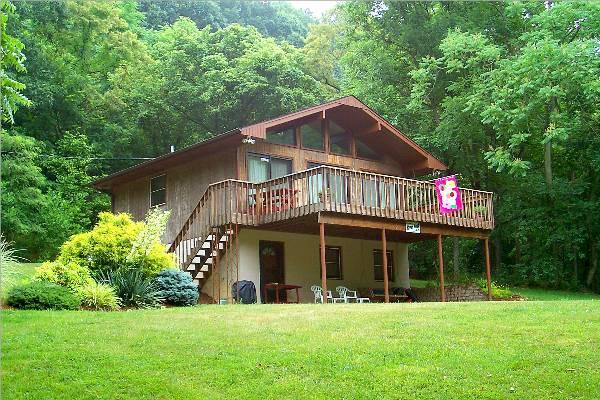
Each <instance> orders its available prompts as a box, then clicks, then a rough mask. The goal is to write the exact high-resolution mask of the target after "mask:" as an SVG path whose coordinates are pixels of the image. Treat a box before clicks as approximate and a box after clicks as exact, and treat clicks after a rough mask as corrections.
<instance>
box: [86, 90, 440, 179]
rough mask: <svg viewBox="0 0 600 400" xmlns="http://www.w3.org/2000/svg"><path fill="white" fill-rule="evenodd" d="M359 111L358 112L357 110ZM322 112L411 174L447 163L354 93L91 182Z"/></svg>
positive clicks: (145, 170)
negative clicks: (398, 160) (388, 154)
mask: <svg viewBox="0 0 600 400" xmlns="http://www.w3.org/2000/svg"><path fill="white" fill-rule="evenodd" d="M356 111H360V112H358V113H357V112H356ZM318 115H321V117H322V118H325V117H326V116H327V117H328V118H332V119H334V120H336V122H337V123H340V124H341V125H346V128H347V129H348V130H350V131H352V132H353V133H354V134H355V135H357V137H359V138H360V139H361V140H366V141H370V142H371V143H372V144H373V145H374V147H377V149H376V150H382V149H385V150H386V151H388V152H389V151H390V149H391V150H393V151H392V153H393V154H395V155H397V156H398V157H400V158H401V159H402V164H404V165H406V166H407V169H408V171H411V172H413V173H414V174H424V173H427V172H430V171H432V170H446V169H447V168H448V167H447V166H446V165H445V164H444V163H442V162H441V161H440V160H438V159H437V158H435V157H434V156H433V155H432V154H431V153H429V152H427V151H426V150H425V149H423V148H422V147H421V146H419V145H418V144H417V143H415V142H414V141H413V140H412V139H410V138H409V137H408V136H406V135H405V134H403V133H402V132H400V130H399V129H397V128H396V127H395V126H393V125H392V124H391V123H389V122H388V121H387V120H385V119H384V118H383V117H382V116H380V115H379V114H377V113H376V112H375V111H373V110H372V109H371V108H369V107H368V106H367V105H366V104H364V103H362V102H361V101H360V100H358V99H357V98H356V97H354V96H346V97H342V98H339V99H336V100H332V101H329V102H326V103H322V104H319V105H316V106H313V107H308V108H305V109H303V110H300V111H295V112H292V113H289V114H285V115H282V116H279V117H276V118H272V119H269V120H265V121H261V122H258V123H255V124H252V125H247V126H244V127H241V128H235V129H232V130H230V131H228V132H225V133H222V134H220V135H217V136H215V137H213V138H211V139H208V140H205V141H202V142H199V143H196V144H194V145H192V146H189V147H186V148H184V149H181V150H179V151H175V152H173V153H168V154H165V155H162V156H160V157H157V158H154V159H152V160H149V161H146V162H143V163H140V164H138V165H135V166H133V167H130V168H127V169H124V170H121V171H119V172H116V173H114V174H112V175H109V176H107V177H104V178H101V179H99V180H97V181H95V182H94V183H93V186H94V187H95V188H97V189H100V190H107V189H109V188H110V187H111V186H113V185H114V184H118V183H122V182H127V181H130V180H133V179H137V178H140V177H142V176H146V175H150V174H153V173H158V172H161V171H164V170H165V169H167V168H170V167H173V166H175V165H178V164H180V163H183V162H186V161H189V160H191V159H192V158H196V157H198V156H201V155H205V154H210V153H214V152H215V151H217V150H222V149H223V148H224V147H230V146H231V147H235V146H238V145H239V144H240V142H241V139H242V138H244V137H253V138H256V139H265V138H266V135H267V130H269V129H273V128H279V127H285V126H286V125H290V124H293V123H298V122H299V121H301V120H303V119H311V118H314V117H315V116H318Z"/></svg>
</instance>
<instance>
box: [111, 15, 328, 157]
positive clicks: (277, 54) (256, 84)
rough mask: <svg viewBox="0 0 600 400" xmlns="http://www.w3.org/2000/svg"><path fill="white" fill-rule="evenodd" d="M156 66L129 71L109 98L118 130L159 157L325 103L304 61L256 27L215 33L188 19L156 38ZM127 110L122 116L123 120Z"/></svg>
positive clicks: (115, 83) (121, 73) (235, 27)
mask: <svg viewBox="0 0 600 400" xmlns="http://www.w3.org/2000/svg"><path fill="white" fill-rule="evenodd" d="M155 39H156V42H155V43H154V44H153V46H152V47H151V48H150V54H151V55H152V60H153V61H151V62H149V63H147V64H146V65H145V66H144V67H140V68H131V66H129V65H124V66H122V67H121V68H119V70H118V71H117V73H116V74H115V75H114V77H113V78H114V79H113V80H112V84H113V88H112V90H111V91H110V92H109V93H108V97H110V98H111V99H112V100H111V103H112V105H113V106H112V107H111V113H113V118H115V119H114V121H115V123H117V121H129V123H130V124H131V125H130V127H129V130H130V131H134V130H137V132H138V133H137V135H136V136H135V138H132V142H131V146H132V148H136V149H139V150H138V151H144V152H145V153H144V154H145V155H152V156H154V155H160V154H163V153H165V152H166V151H168V149H169V147H170V145H175V147H176V148H180V147H183V146H186V145H190V144H192V143H196V142H197V141H199V140H202V139H206V138H208V137H211V136H213V135H216V134H219V133H222V132H225V131H228V130H230V129H233V128H235V127H240V126H244V125H247V124H250V123H252V122H255V121H259V120H262V119H266V118H268V117H271V116H275V115H280V114H284V113H287V112H289V111H292V110H297V109H299V108H302V107H305V106H308V105H312V104H316V103H318V102H320V101H322V100H323V99H324V98H326V92H325V91H324V90H323V88H322V85H321V84H319V82H317V81H316V80H315V79H314V78H312V77H311V76H310V75H308V74H307V73H305V72H304V70H303V66H302V62H301V58H300V57H301V55H300V53H299V52H298V50H297V49H296V48H294V47H293V46H291V45H288V44H286V43H283V44H277V43H276V42H275V41H274V40H273V39H271V38H265V37H264V36H262V35H261V34H260V33H259V32H258V31H257V30H256V29H255V28H253V27H244V26H241V25H237V24H234V25H230V26H228V27H227V28H224V29H219V30H217V31H215V32H211V31H210V29H209V28H208V27H207V28H204V29H201V30H200V29H198V28H197V27H196V24H195V23H194V22H193V21H191V20H189V19H187V18H182V19H180V20H178V21H177V22H175V24H173V26H170V27H166V28H164V29H162V30H161V31H159V32H158V33H157V34H156V37H155ZM119 110H120V112H119Z"/></svg>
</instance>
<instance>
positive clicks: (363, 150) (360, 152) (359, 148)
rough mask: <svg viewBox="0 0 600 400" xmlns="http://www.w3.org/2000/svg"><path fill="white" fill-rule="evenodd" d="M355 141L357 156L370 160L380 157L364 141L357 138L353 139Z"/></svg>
mask: <svg viewBox="0 0 600 400" xmlns="http://www.w3.org/2000/svg"><path fill="white" fill-rule="evenodd" d="M355 143H356V156H357V157H359V158H367V159H370V160H379V159H380V158H381V157H380V156H379V154H377V152H376V151H375V150H373V149H372V148H370V147H369V146H368V145H366V144H365V143H364V142H362V141H361V140H359V139H355Z"/></svg>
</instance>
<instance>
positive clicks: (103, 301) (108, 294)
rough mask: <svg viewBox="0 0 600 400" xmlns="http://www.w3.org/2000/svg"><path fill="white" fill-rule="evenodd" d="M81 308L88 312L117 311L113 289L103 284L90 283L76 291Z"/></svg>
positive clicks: (117, 304)
mask: <svg viewBox="0 0 600 400" xmlns="http://www.w3.org/2000/svg"><path fill="white" fill-rule="evenodd" d="M77 295H78V296H79V299H80V300H81V306H82V307H83V308H87V309H89V310H101V311H113V310H118V309H119V302H120V300H119V298H118V297H117V294H116V293H115V289H113V288H112V287H111V286H109V285H107V284H104V283H97V282H93V281H92V282H91V283H89V284H87V285H85V286H83V287H81V288H79V289H78V290H77Z"/></svg>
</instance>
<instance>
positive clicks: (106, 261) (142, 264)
mask: <svg viewBox="0 0 600 400" xmlns="http://www.w3.org/2000/svg"><path fill="white" fill-rule="evenodd" d="M148 229H149V225H148V224H146V223H144V222H133V221H132V220H131V217H130V216H129V215H128V214H116V215H115V214H111V213H100V215H99V221H98V224H96V226H95V227H94V228H93V229H92V230H91V231H89V232H84V233H80V234H77V235H74V236H72V237H71V238H70V239H69V240H68V241H67V242H65V244H63V245H62V246H61V248H60V254H59V256H58V259H57V261H58V262H60V263H62V264H64V265H69V264H75V265H80V266H82V267H84V268H86V269H88V270H89V271H91V273H92V274H93V275H95V276H98V275H99V274H101V273H104V272H108V271H119V270H121V269H134V270H137V271H140V272H141V273H143V274H144V275H146V276H152V275H156V274H157V273H158V272H160V271H162V270H163V269H165V268H169V267H172V266H173V265H174V260H173V257H172V255H171V254H168V253H167V252H166V249H165V246H164V245H162V244H161V243H160V241H159V240H158V238H156V237H152V238H151V240H149V241H145V243H144V244H143V245H142V246H140V245H138V246H135V245H136V244H137V242H139V238H140V237H145V236H147V235H146V234H145V232H146V231H147V230H148Z"/></svg>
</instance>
